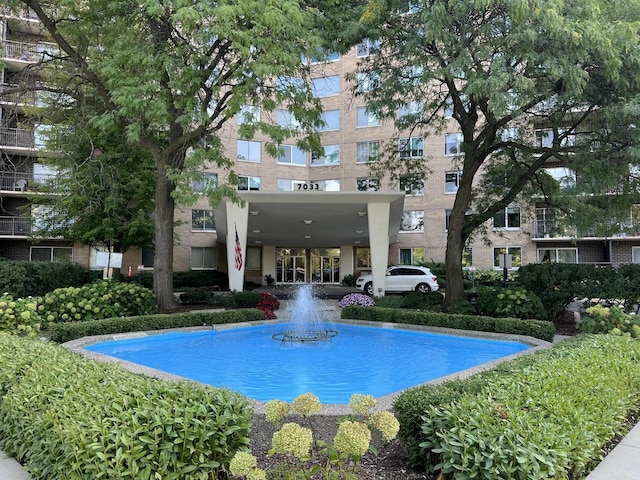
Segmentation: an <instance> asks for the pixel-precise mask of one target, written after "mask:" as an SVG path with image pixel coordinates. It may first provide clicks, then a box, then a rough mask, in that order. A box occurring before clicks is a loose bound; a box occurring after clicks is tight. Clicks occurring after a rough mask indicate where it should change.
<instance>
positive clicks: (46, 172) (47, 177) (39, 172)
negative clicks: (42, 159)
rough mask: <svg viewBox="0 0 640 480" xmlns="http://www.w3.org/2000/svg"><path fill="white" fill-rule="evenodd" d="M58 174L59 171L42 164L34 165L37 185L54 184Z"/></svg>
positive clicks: (34, 177) (34, 176) (34, 178)
mask: <svg viewBox="0 0 640 480" xmlns="http://www.w3.org/2000/svg"><path fill="white" fill-rule="evenodd" d="M57 173H58V169H57V168H55V167H51V166H49V165H43V164H41V163H34V164H33V181H34V182H35V183H40V184H46V183H48V182H52V181H53V180H54V179H55V178H56V175H57Z"/></svg>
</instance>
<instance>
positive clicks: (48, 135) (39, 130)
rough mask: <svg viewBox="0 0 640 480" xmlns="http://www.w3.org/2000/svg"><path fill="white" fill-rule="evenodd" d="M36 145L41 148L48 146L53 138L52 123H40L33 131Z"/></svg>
mask: <svg viewBox="0 0 640 480" xmlns="http://www.w3.org/2000/svg"><path fill="white" fill-rule="evenodd" d="M33 135H34V146H35V148H37V149H39V150H43V149H46V148H47V143H49V142H50V141H51V140H52V136H53V132H52V126H51V125H43V124H38V125H36V126H35V129H34V131H33Z"/></svg>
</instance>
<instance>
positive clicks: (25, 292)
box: [0, 260, 102, 298]
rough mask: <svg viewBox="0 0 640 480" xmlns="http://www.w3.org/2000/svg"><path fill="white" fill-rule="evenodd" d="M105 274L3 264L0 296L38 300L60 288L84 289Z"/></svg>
mask: <svg viewBox="0 0 640 480" xmlns="http://www.w3.org/2000/svg"><path fill="white" fill-rule="evenodd" d="M101 275H102V272H101V271H100V272H98V271H95V270H89V269H87V268H85V267H81V266H80V265H76V264H73V263H62V262H27V261H19V260H6V261H0V293H8V294H9V295H11V296H13V297H14V298H21V297H30V296H31V297H38V296H42V295H44V294H45V293H47V292H50V291H52V290H55V289H56V288H60V287H69V286H74V287H76V286H81V285H84V284H86V283H91V282H93V281H95V280H97V279H98V278H99V277H100V276H101Z"/></svg>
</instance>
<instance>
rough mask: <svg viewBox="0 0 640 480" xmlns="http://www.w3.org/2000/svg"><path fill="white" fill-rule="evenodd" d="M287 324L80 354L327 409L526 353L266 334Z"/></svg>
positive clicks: (453, 341) (510, 346)
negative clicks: (284, 339)
mask: <svg viewBox="0 0 640 480" xmlns="http://www.w3.org/2000/svg"><path fill="white" fill-rule="evenodd" d="M285 326H286V325H285V324H274V325H261V326H254V327H243V328H230V329H227V330H222V331H220V332H217V331H213V330H208V331H199V332H190V333H185V332H173V333H164V334H158V335H152V336H148V337H143V338H133V339H127V340H115V341H109V342H102V343H97V344H94V345H91V346H88V347H85V348H86V349H87V350H91V351H93V352H99V353H103V354H106V355H110V356H112V357H117V358H121V359H124V360H128V361H131V362H134V363H137V364H140V365H145V366H148V367H152V368H155V369H158V370H163V371H165V372H169V373H172V374H175V375H180V376H182V377H186V378H190V379H192V380H196V381H198V382H202V383H206V384H209V385H214V386H220V387H228V388H230V389H232V390H236V391H238V392H240V393H242V394H243V395H245V396H247V397H250V398H254V399H256V400H260V401H263V402H266V401H269V400H274V399H278V400H283V401H287V402H290V401H292V400H293V399H294V398H295V397H296V396H298V395H300V394H302V393H307V392H313V393H314V394H315V395H317V396H318V398H319V399H320V401H321V402H322V403H324V404H327V403H348V402H349V398H350V397H351V395H352V394H353V393H362V394H370V395H373V396H374V397H380V396H383V395H388V394H390V393H394V392H397V391H400V390H403V389H405V388H408V387H412V386H415V385H418V384H421V383H424V382H427V381H429V380H433V379H435V378H439V377H443V376H445V375H449V374H451V373H455V372H459V371H461V370H465V369H467V368H471V367H474V366H476V365H480V364H483V363H486V362H489V361H491V360H495V359H498V358H502V357H505V356H508V355H511V354H514V353H517V352H520V351H522V350H526V349H527V348H529V346H528V345H525V344H523V343H519V342H511V341H496V340H486V339H479V338H469V337H456V336H450V335H441V334H434V333H427V332H415V331H407V330H397V329H385V328H374V327H360V326H351V325H342V324H340V325H337V329H338V330H339V332H340V333H339V334H338V336H336V337H335V338H333V340H331V341H330V342H305V343H302V344H289V343H288V344H281V343H280V342H278V341H275V340H273V339H272V338H271V336H272V335H273V334H274V333H278V332H282V331H283V329H284V328H285ZM335 327H336V326H335V325H332V328H335Z"/></svg>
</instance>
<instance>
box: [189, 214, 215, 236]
mask: <svg viewBox="0 0 640 480" xmlns="http://www.w3.org/2000/svg"><path fill="white" fill-rule="evenodd" d="M215 229H216V223H215V221H214V219H213V210H196V209H193V210H191V231H192V232H193V231H197V232H211V231H214V230H215Z"/></svg>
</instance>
